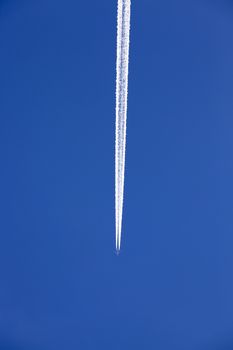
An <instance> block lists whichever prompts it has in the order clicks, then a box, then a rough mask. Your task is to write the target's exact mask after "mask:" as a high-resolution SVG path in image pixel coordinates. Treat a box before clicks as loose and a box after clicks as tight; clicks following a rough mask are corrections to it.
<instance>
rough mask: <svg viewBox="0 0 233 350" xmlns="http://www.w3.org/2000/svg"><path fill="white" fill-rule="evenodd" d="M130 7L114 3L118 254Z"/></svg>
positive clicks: (125, 2) (123, 0) (125, 1)
mask: <svg viewBox="0 0 233 350" xmlns="http://www.w3.org/2000/svg"><path fill="white" fill-rule="evenodd" d="M130 5H131V3H130V0H118V13H117V62H116V140H115V216H116V250H117V252H119V251H120V247H121V229H122V213H123V196H124V177H125V148H126V119H127V95H128V67H129V32H130Z"/></svg>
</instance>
